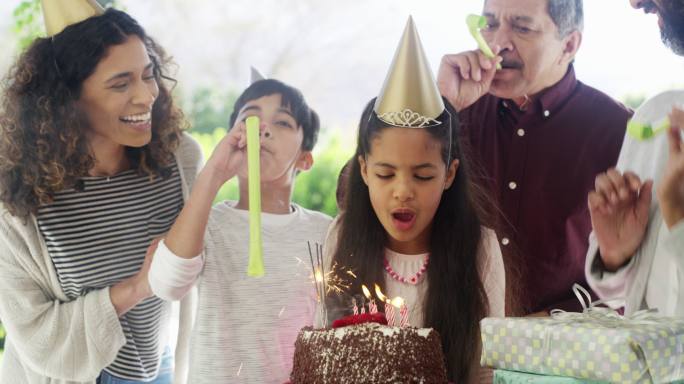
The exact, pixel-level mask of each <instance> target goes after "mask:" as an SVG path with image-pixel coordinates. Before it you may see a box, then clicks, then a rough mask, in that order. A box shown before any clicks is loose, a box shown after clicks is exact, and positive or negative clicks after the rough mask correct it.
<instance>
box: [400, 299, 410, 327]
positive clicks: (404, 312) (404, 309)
mask: <svg viewBox="0 0 684 384" xmlns="http://www.w3.org/2000/svg"><path fill="white" fill-rule="evenodd" d="M399 314H401V327H402V328H403V327H408V326H409V325H410V324H409V310H408V306H406V303H404V304H402V306H401V309H400V310H399Z"/></svg>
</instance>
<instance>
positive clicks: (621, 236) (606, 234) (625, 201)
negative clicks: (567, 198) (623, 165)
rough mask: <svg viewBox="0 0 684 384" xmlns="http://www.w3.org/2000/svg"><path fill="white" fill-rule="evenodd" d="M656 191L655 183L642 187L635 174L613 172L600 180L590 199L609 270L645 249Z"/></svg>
mask: <svg viewBox="0 0 684 384" xmlns="http://www.w3.org/2000/svg"><path fill="white" fill-rule="evenodd" d="M652 189H653V182H652V181H646V182H645V183H642V182H641V180H640V179H639V177H638V176H637V175H636V174H634V173H632V172H625V173H624V174H621V173H620V172H618V171H617V170H615V169H609V170H608V172H606V173H602V174H600V175H598V176H597V177H596V184H595V190H594V191H592V192H590V193H589V196H588V204H589V213H590V214H591V224H592V227H593V228H594V233H595V234H596V239H597V240H598V245H599V251H600V254H601V260H602V261H603V264H604V266H605V267H606V269H607V270H609V271H615V270H617V269H618V268H620V267H621V266H622V265H623V264H625V263H626V262H627V261H629V259H630V258H631V257H632V255H634V253H635V252H636V250H637V249H638V248H639V245H641V241H642V239H643V237H644V234H645V233H646V226H647V225H648V214H649V208H650V206H651V199H652Z"/></svg>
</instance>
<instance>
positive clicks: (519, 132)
mask: <svg viewBox="0 0 684 384" xmlns="http://www.w3.org/2000/svg"><path fill="white" fill-rule="evenodd" d="M518 136H520V137H523V136H525V130H524V129H522V128H520V129H518Z"/></svg>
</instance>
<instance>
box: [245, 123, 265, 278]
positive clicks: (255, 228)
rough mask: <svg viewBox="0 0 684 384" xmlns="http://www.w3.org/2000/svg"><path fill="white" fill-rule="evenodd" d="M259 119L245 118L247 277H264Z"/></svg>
mask: <svg viewBox="0 0 684 384" xmlns="http://www.w3.org/2000/svg"><path fill="white" fill-rule="evenodd" d="M260 151H261V145H260V142H259V118H258V117H256V116H250V117H248V118H247V172H248V175H247V187H248V191H249V264H248V265H247V276H252V277H261V276H263V275H264V254H263V249H262V244H261V172H260V169H261V168H260V160H259V152H260Z"/></svg>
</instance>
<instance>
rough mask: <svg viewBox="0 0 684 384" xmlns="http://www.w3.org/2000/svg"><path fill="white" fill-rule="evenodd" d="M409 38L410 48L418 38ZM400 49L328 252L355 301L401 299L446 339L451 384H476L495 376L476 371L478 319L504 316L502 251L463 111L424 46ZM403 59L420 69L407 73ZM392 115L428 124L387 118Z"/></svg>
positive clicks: (367, 121) (333, 303)
mask: <svg viewBox="0 0 684 384" xmlns="http://www.w3.org/2000/svg"><path fill="white" fill-rule="evenodd" d="M409 29H413V26H412V23H411V22H409V26H408V27H407V30H409ZM409 32H410V33H405V36H404V40H406V39H407V38H411V36H415V38H416V39H417V34H415V31H409ZM407 36H408V37H407ZM411 46H414V47H415V46H417V47H418V52H411V48H410V47H411ZM400 47H401V48H400V50H399V52H398V53H397V56H395V61H394V63H395V64H394V68H393V69H392V71H391V72H390V74H389V75H388V77H387V80H386V82H385V86H384V88H383V94H381V95H380V96H379V97H378V99H377V100H374V101H371V103H370V104H369V105H368V106H367V107H366V109H365V111H364V113H363V117H362V124H361V126H360V127H359V135H358V145H357V149H356V158H355V160H356V161H353V162H352V163H351V166H350V170H349V181H348V184H347V188H346V201H345V211H344V213H343V214H342V215H341V217H340V218H339V219H338V222H337V224H336V225H335V226H334V227H332V229H331V233H330V235H329V236H328V239H327V240H326V241H327V244H326V248H327V249H328V252H330V253H332V262H333V263H337V267H338V268H341V269H342V270H352V271H353V272H354V274H355V275H356V276H357V278H356V279H355V280H354V281H353V282H352V283H351V287H350V289H349V291H350V293H352V294H356V293H360V292H361V284H364V285H366V286H367V287H372V286H373V285H374V284H376V283H377V284H378V285H379V286H380V287H381V289H382V291H383V292H384V293H385V295H386V296H388V297H390V298H393V297H396V296H401V297H402V298H403V299H405V301H406V303H407V305H408V307H409V309H410V324H411V325H412V326H416V327H431V328H434V329H436V330H437V331H438V332H439V333H440V335H441V337H442V346H443V349H444V354H445V356H446V359H447V370H448V372H447V373H448V377H449V380H451V381H453V382H457V383H471V382H477V381H479V380H480V378H482V379H484V377H483V376H487V375H488V372H485V371H481V370H480V368H479V357H480V353H479V351H480V333H479V321H480V320H481V319H482V318H483V317H486V316H503V315H504V287H505V282H504V279H505V278H504V270H503V261H502V258H501V251H500V249H499V246H498V243H497V240H496V236H495V234H494V232H493V231H491V230H488V229H486V228H484V227H483V226H482V219H481V217H482V216H481V215H482V213H481V212H482V210H481V205H480V204H479V202H480V200H478V199H477V198H476V188H474V186H473V184H472V182H471V181H470V176H469V164H468V160H467V159H466V158H465V157H464V156H463V152H462V150H461V145H460V143H459V140H458V132H457V129H458V121H457V119H456V116H457V115H456V112H455V111H454V110H453V109H452V108H451V107H450V106H449V105H448V103H447V104H446V106H447V107H445V105H444V104H443V101H442V99H441V97H440V96H439V93H438V92H437V91H436V90H435V89H434V87H435V86H434V82H433V81H431V76H432V74H431V73H430V72H429V71H430V70H429V67H427V61H426V60H425V59H424V55H423V54H422V49H421V48H420V42H419V41H418V42H414V43H412V44H405V41H404V44H402V45H401V46H400ZM405 47H409V48H405ZM397 57H399V58H401V59H402V60H403V61H404V62H405V61H407V60H408V61H413V62H414V64H415V63H416V62H417V63H418V64H415V65H406V66H404V67H403V68H411V70H410V71H405V70H402V66H401V64H402V60H397ZM421 58H422V62H421V60H420V59H421ZM397 63H398V64H397ZM421 63H425V64H424V66H423V67H421ZM416 68H417V69H418V70H416ZM425 74H427V75H425ZM394 79H401V82H403V83H402V84H400V85H399V86H397V84H393V82H394ZM405 84H414V85H416V86H415V88H410V89H408V87H405ZM425 89H428V91H425ZM421 92H422V94H421ZM435 95H436V97H435ZM397 100H399V101H397ZM416 105H418V106H419V107H418V108H417V107H415V106H416ZM420 106H427V107H426V108H422V109H423V110H420V109H419V108H420ZM430 110H431V111H432V114H431V115H430V114H429V113H430V112H429V111H430ZM388 111H390V113H387V112H388ZM424 111H428V112H424ZM435 111H436V112H435ZM439 111H441V112H439ZM394 112H397V113H394ZM393 113H394V115H395V117H396V116H398V115H399V116H400V117H401V116H402V115H403V116H413V117H415V116H419V118H420V120H421V121H424V122H427V123H426V124H423V125H420V126H418V125H415V124H411V123H410V122H409V123H407V119H402V118H398V119H397V118H395V119H391V118H390V119H388V118H387V117H388V116H390V115H392V114H393ZM390 117H391V116H390ZM408 120H413V121H415V119H408ZM328 301H329V308H335V307H338V308H339V307H340V306H342V307H344V306H345V304H343V303H341V302H340V300H339V299H337V298H334V297H333V298H329V299H328ZM331 312H332V311H331ZM329 320H333V319H329ZM489 382H490V383H491V378H490V379H489Z"/></svg>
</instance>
